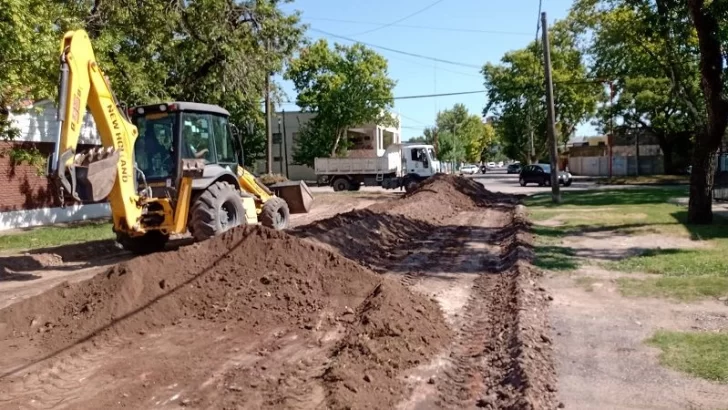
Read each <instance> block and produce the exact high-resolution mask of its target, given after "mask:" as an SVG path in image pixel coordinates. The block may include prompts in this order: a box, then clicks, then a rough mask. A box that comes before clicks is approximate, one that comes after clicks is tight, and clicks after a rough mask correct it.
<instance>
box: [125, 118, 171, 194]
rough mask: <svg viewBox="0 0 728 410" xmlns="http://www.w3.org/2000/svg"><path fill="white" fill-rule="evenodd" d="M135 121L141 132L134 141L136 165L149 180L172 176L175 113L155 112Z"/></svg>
mask: <svg viewBox="0 0 728 410" xmlns="http://www.w3.org/2000/svg"><path fill="white" fill-rule="evenodd" d="M135 122H136V126H137V129H138V130H139V133H140V135H139V137H138V138H137V140H136V142H135V143H134V161H135V163H136V166H137V167H138V168H139V170H140V171H141V172H142V173H144V178H146V179H147V180H151V179H163V178H168V177H171V176H172V174H173V169H174V160H173V157H172V141H173V139H172V136H173V127H174V115H167V114H162V115H160V114H154V115H153V116H151V115H150V116H148V117H146V118H137V119H136V121H135Z"/></svg>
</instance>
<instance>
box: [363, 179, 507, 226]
mask: <svg viewBox="0 0 728 410" xmlns="http://www.w3.org/2000/svg"><path fill="white" fill-rule="evenodd" d="M517 201H518V197H516V196H512V195H504V194H497V193H493V192H490V191H488V190H487V189H486V188H485V187H484V186H483V185H482V184H480V183H479V182H476V181H474V180H473V179H470V178H463V177H459V176H456V175H449V174H437V175H435V176H433V177H432V178H429V179H427V180H425V181H423V182H422V183H420V185H419V186H418V187H417V189H415V190H414V191H412V192H410V193H407V194H405V195H404V196H403V197H401V198H399V199H397V200H395V201H390V202H388V203H382V204H375V205H372V206H371V207H370V209H372V210H375V211H379V212H388V213H391V214H397V215H405V216H407V217H409V218H415V219H418V220H425V221H428V222H431V223H437V222H444V223H447V221H448V220H449V218H451V217H452V216H454V215H456V214H457V213H459V212H462V211H472V210H475V209H477V208H479V207H488V206H497V205H499V204H510V205H512V204H515V203H516V202H517Z"/></svg>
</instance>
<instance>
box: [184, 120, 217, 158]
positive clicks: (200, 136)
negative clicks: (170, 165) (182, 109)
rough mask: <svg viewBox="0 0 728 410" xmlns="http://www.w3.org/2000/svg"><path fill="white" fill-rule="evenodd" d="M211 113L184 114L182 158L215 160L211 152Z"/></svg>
mask: <svg viewBox="0 0 728 410" xmlns="http://www.w3.org/2000/svg"><path fill="white" fill-rule="evenodd" d="M211 117H212V116H211V115H210V114H197V113H187V112H186V113H183V114H182V118H183V121H182V155H181V157H182V158H187V159H194V158H198V159H205V161H206V162H213V161H214V158H213V156H212V152H210V128H211V127H210V125H211V124H210V122H211Z"/></svg>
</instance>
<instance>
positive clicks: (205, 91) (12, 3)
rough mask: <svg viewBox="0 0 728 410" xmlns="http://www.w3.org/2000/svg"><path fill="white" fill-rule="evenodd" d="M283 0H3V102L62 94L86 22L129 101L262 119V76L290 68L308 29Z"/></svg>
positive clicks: (252, 154)
mask: <svg viewBox="0 0 728 410" xmlns="http://www.w3.org/2000/svg"><path fill="white" fill-rule="evenodd" d="M284 2H288V1H282V0H261V1H252V0H249V1H237V0H236V1H230V0H189V1H184V2H182V1H169V2H144V3H143V4H142V5H141V6H139V3H138V2H135V1H130V0H107V1H92V2H90V1H87V0H47V1H41V0H0V47H2V49H3V50H4V51H8V50H9V52H8V53H6V52H3V53H2V55H1V56H0V68H2V69H0V102H2V103H3V104H2V106H3V107H8V106H10V107H13V105H14V104H15V103H16V102H17V101H18V100H19V97H20V96H28V97H30V98H31V99H34V100H38V99H42V98H55V90H56V84H57V81H58V53H59V50H58V47H59V44H60V40H61V38H62V36H63V33H64V32H65V31H67V30H70V29H85V30H86V31H87V32H88V33H89V36H90V37H91V41H92V44H93V47H94V52H95V54H96V58H97V60H99V65H100V67H101V68H102V69H103V70H104V71H105V73H106V75H108V77H109V79H110V81H111V84H112V87H113V89H114V91H115V93H116V94H117V97H118V98H119V99H120V100H121V101H123V102H125V103H127V104H129V105H135V104H143V103H151V102H157V101H161V100H168V99H178V100H187V101H198V102H207V103H211V104H218V105H221V106H224V107H225V108H227V109H228V111H230V113H231V116H232V121H233V123H238V124H240V125H243V123H244V122H248V121H251V122H254V123H260V124H262V113H261V107H260V101H261V99H262V98H263V95H264V90H263V86H264V78H265V76H266V75H267V74H268V73H269V72H280V71H282V68H283V66H284V64H285V62H286V61H287V60H289V59H290V58H291V56H292V55H293V53H294V52H295V51H296V50H298V49H299V47H300V44H301V42H302V40H303V34H304V29H305V27H304V26H303V25H301V24H300V18H299V14H298V13H293V14H286V13H284V12H283V11H282V10H281V8H280V5H281V4H282V3H284ZM4 114H5V115H2V113H0V120H2V119H3V118H5V119H6V118H7V112H6V113H4ZM241 129H247V127H242V126H241ZM0 133H3V129H2V128H0ZM3 135H5V136H6V137H7V136H8V135H9V132H8V130H7V129H5V132H4V133H3ZM263 138H264V134H263V132H256V133H255V134H254V135H251V136H248V138H246V140H245V145H246V149H247V152H246V157H247V158H248V159H252V158H257V157H259V156H260V154H262V152H263V149H264V147H265V145H264V143H265V141H264V139H263Z"/></svg>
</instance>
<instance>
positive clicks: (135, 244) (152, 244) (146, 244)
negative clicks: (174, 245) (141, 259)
mask: <svg viewBox="0 0 728 410" xmlns="http://www.w3.org/2000/svg"><path fill="white" fill-rule="evenodd" d="M167 241H169V235H165V234H163V233H162V232H160V231H149V232H147V233H145V234H144V235H142V236H129V235H127V234H125V233H121V232H117V233H116V242H118V243H119V244H120V245H121V247H122V248H124V250H127V251H129V252H131V253H133V254H135V255H147V254H150V253H154V252H161V251H163V250H164V247H165V245H167Z"/></svg>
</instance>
